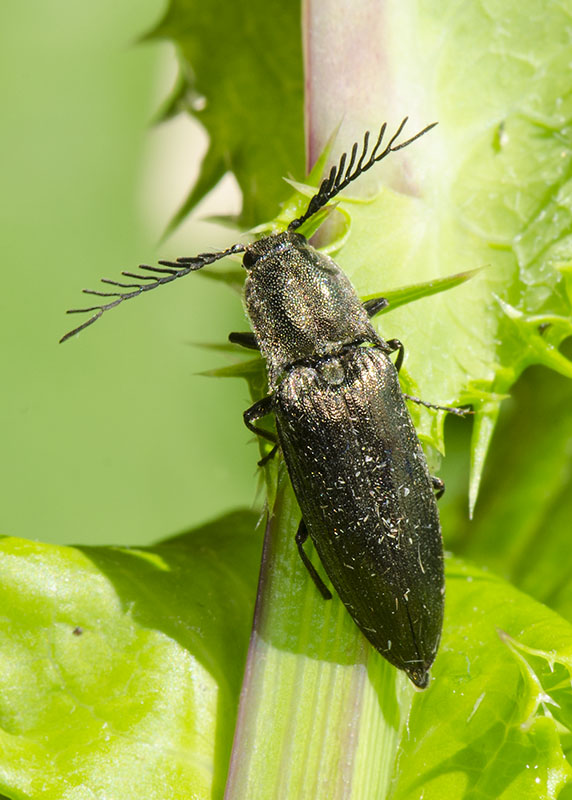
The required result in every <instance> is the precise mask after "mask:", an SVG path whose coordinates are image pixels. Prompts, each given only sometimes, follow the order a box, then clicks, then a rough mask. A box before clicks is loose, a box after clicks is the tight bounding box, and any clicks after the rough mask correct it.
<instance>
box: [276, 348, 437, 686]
mask: <svg viewBox="0 0 572 800" xmlns="http://www.w3.org/2000/svg"><path fill="white" fill-rule="evenodd" d="M275 401H276V402H275V410H276V415H277V420H278V432H279V436H280V443H281V446H282V450H283V452H284V457H285V459H286V463H287V466H288V470H289V473H290V476H291V479H292V483H293V486H294V490H295V493H296V497H297V499H298V502H299V505H300V508H301V511H302V517H303V519H304V522H305V523H306V526H307V529H308V532H309V534H310V536H311V538H312V541H313V542H314V545H315V547H316V550H317V551H318V554H319V556H320V559H321V561H322V564H323V565H324V568H325V570H326V573H327V574H328V577H329V578H330V580H331V582H332V584H333V586H334V588H335V590H336V591H337V592H338V594H339V595H340V597H341V599H342V601H343V603H344V605H345V606H346V607H347V609H348V611H349V612H350V614H351V615H352V617H353V619H354V620H355V622H356V624H357V625H358V626H359V628H360V629H361V630H362V631H363V633H364V634H365V636H366V637H367V638H368V639H369V641H370V642H371V643H372V644H373V645H374V647H375V648H376V649H377V650H379V652H380V653H381V654H382V655H383V656H384V657H385V658H387V659H388V661H390V662H391V663H393V664H395V666H397V667H399V668H400V669H403V670H405V671H406V672H407V674H408V675H409V677H410V678H411V680H412V681H413V682H414V683H415V684H417V685H418V686H425V685H426V683H427V680H428V674H427V673H428V670H429V667H430V666H431V664H432V663H433V660H434V658H435V655H436V653H437V648H438V644H439V638H440V634H441V626H442V620H443V601H444V576H443V556H442V542H441V530H440V526H439V518H438V513H437V506H436V502H435V499H434V495H433V488H432V482H431V477H430V475H429V471H428V469H427V465H426V462H425V457H424V455H423V451H422V449H421V446H420V444H419V441H418V439H417V435H416V433H415V429H414V427H413V423H412V422H411V419H410V416H409V413H408V411H407V408H406V406H405V402H404V400H403V396H402V394H401V389H400V387H399V381H398V378H397V373H396V371H395V368H394V366H393V363H392V362H391V361H390V359H389V358H388V357H387V355H386V354H385V353H383V352H382V351H381V350H380V349H378V348H377V347H359V346H349V347H346V348H344V349H343V350H342V352H341V353H339V354H338V355H336V356H331V357H322V358H317V359H315V361H313V362H310V361H306V362H305V363H304V364H298V365H294V366H293V367H292V368H291V369H290V370H289V371H288V374H287V375H286V376H285V378H284V380H283V381H281V383H280V385H279V386H278V387H277V391H276V397H275Z"/></svg>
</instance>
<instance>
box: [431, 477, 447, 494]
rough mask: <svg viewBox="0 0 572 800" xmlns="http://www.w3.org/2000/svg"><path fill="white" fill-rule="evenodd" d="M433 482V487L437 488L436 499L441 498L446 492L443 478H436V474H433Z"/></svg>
mask: <svg viewBox="0 0 572 800" xmlns="http://www.w3.org/2000/svg"><path fill="white" fill-rule="evenodd" d="M431 483H432V484H433V488H434V489H435V499H436V500H439V498H440V497H443V495H444V494H445V484H444V483H443V481H442V480H441V478H436V477H435V475H431Z"/></svg>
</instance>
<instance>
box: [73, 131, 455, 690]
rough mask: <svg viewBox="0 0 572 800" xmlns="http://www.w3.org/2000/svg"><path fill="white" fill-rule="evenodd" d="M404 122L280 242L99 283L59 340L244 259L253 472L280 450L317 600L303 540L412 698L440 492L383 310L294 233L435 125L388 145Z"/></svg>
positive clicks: (436, 613)
mask: <svg viewBox="0 0 572 800" xmlns="http://www.w3.org/2000/svg"><path fill="white" fill-rule="evenodd" d="M406 122H407V117H406V118H405V119H404V120H403V121H402V122H401V124H400V125H399V126H398V128H397V130H396V132H395V133H394V134H393V136H391V138H390V139H389V141H388V142H387V144H385V145H384V144H383V142H384V139H385V136H386V131H387V125H386V124H384V125H382V127H381V129H380V131H379V135H378V137H377V140H376V142H375V144H374V145H373V147H372V148H371V149H370V145H369V133H366V134H365V136H364V140H363V144H362V147H361V151H360V154H359V158H358V149H359V146H358V143H355V144H354V145H353V147H352V150H351V152H350V154H349V158H348V155H347V154H344V155H342V157H341V158H340V161H339V163H338V164H337V166H334V167H332V169H331V171H330V173H329V175H328V176H327V177H326V178H325V179H324V180H323V181H322V183H321V185H320V187H319V189H318V191H317V192H316V194H315V195H314V196H313V197H312V198H311V199H310V201H309V203H308V206H307V208H306V210H305V212H304V213H303V214H302V215H301V216H300V217H297V218H296V219H294V220H292V221H291V222H290V223H289V225H288V227H287V229H286V230H285V231H282V232H280V233H273V234H271V235H267V236H264V237H263V238H261V239H259V240H258V241H255V242H253V243H251V244H248V245H246V244H242V243H237V244H234V245H232V246H231V247H229V248H227V249H226V250H223V251H220V252H214V253H201V254H199V255H197V256H194V257H190V258H189V257H184V258H178V259H176V260H175V261H160V262H159V266H149V265H141V266H140V267H139V269H140V271H141V272H139V273H136V272H123V273H122V275H124V276H125V277H127V278H129V279H131V280H133V281H134V282H133V283H131V282H130V283H126V282H123V281H115V280H110V279H107V278H104V279H102V282H103V283H104V284H107V285H110V286H111V287H113V290H112V291H99V290H92V289H84V292H85V293H86V294H89V295H95V296H97V297H102V298H105V301H104V302H102V304H101V305H96V306H92V307H90V308H83V309H71V310H70V311H69V312H68V313H84V312H85V313H89V312H93V315H92V316H91V317H90V318H89V319H87V320H86V321H85V322H83V324H81V325H79V326H78V327H77V328H74V329H73V330H72V331H70V332H69V333H67V334H66V335H65V336H63V337H62V339H61V341H65V340H67V339H69V338H70V337H71V336H74V335H75V334H77V333H79V331H81V330H83V329H84V328H86V327H88V326H89V325H91V324H93V323H94V322H95V321H96V320H98V319H99V318H100V317H101V316H102V314H103V313H105V312H106V311H108V310H110V309H111V308H114V307H116V306H118V305H119V304H121V303H122V302H124V301H125V300H129V299H131V298H133V297H136V296H138V295H140V294H143V293H144V292H146V291H149V290H151V289H155V288H157V287H158V286H162V285H164V284H166V283H170V282H172V281H174V280H176V279H178V278H181V277H184V276H185V275H188V274H189V273H190V272H193V271H196V270H199V269H202V268H203V267H205V266H207V265H208V264H212V263H214V262H216V261H219V260H220V259H222V258H225V257H226V256H229V255H232V254H237V253H242V254H243V258H242V265H243V267H244V269H245V270H246V279H245V284H244V306H245V310H246V313H247V316H248V318H249V320H250V323H251V327H252V332H249V333H231V334H230V336H229V339H230V341H231V342H234V343H236V344H239V345H242V346H244V347H247V348H251V349H257V350H259V351H260V352H261V354H262V356H263V357H264V359H265V361H266V367H267V373H268V387H269V393H268V395H267V396H266V397H264V398H263V399H261V400H259V401H257V402H256V403H254V405H252V406H251V407H250V408H249V409H247V410H246V411H245V412H244V422H245V424H246V425H247V427H248V428H249V429H250V430H251V431H252V432H254V433H255V434H257V435H258V436H261V437H264V438H265V439H269V440H270V441H272V443H273V445H274V446H273V448H272V451H271V452H270V453H269V455H268V456H266V458H265V459H262V462H260V463H263V462H264V461H265V460H266V459H267V458H269V457H270V456H272V455H274V453H275V452H276V451H277V450H278V449H279V450H280V451H281V453H282V454H283V457H284V460H285V462H286V466H287V469H288V473H289V475H290V478H291V481H292V485H293V488H294V492H295V495H296V498H297V500H298V504H299V506H300V510H301V514H302V517H301V522H300V526H299V528H298V531H297V534H296V545H297V548H298V551H299V553H300V557H301V559H302V561H303V563H304V565H305V567H306V568H307V570H308V572H309V573H310V575H311V577H312V579H313V580H314V582H315V584H316V586H317V587H318V589H319V590H320V592H321V593H322V595H323V597H324V598H326V599H329V598H331V596H332V595H331V593H330V591H329V589H328V588H327V586H326V585H325V584H324V582H323V580H322V579H321V577H320V576H319V574H318V572H317V570H316V568H315V567H314V565H313V564H312V562H311V561H310V559H309V557H308V555H307V554H306V552H305V550H304V543H305V542H306V540H307V538H308V537H310V538H311V540H312V542H313V544H314V546H315V548H316V550H317V552H318V555H319V557H320V560H321V562H322V565H323V567H324V569H325V572H326V574H327V575H328V577H329V579H330V581H331V583H332V585H333V587H334V589H335V590H336V592H337V593H338V595H339V596H340V598H341V600H342V602H343V603H344V605H345V606H346V608H347V610H348V611H349V613H350V615H351V616H352V618H353V619H354V621H355V623H356V624H357V626H358V627H359V628H360V630H361V631H362V632H363V634H364V635H365V636H366V638H367V639H368V640H369V641H370V642H371V644H372V645H373V646H374V647H375V648H376V650H378V651H379V652H380V653H381V655H382V656H384V657H385V658H386V659H387V660H388V661H389V662H391V663H392V664H394V665H395V666H396V667H398V668H399V669H402V670H404V671H405V672H406V674H407V675H408V677H409V678H410V680H411V681H412V682H413V683H414V684H415V686H417V687H419V688H424V687H426V686H427V685H428V682H429V669H430V667H431V665H432V663H433V661H434V659H435V656H436V653H437V649H438V646H439V640H440V636H441V628H442V622H443V609H444V591H445V584H444V570H443V547H442V539H441V529H440V524H439V515H438V511H437V504H436V497H438V496H440V494H442V492H443V491H444V486H443V483H442V482H441V481H440V480H439V479H438V478H433V477H431V475H430V473H429V470H428V467H427V463H426V460H425V456H424V454H423V450H422V448H421V445H420V443H419V439H418V438H417V434H416V432H415V428H414V426H413V423H412V421H411V418H410V416H409V412H408V410H407V407H406V404H405V398H406V397H408V396H406V395H403V393H402V391H401V388H400V384H399V378H398V372H399V369H400V367H401V365H402V363H403V357H404V347H403V345H402V343H401V342H400V341H399V340H397V339H391V340H388V341H385V340H384V339H382V338H381V337H380V336H379V334H378V333H377V331H376V330H375V328H374V327H373V325H372V323H371V318H372V317H373V316H375V314H377V313H378V312H379V311H381V309H383V308H385V307H386V306H387V305H388V303H387V300H385V298H383V297H377V298H374V299H372V300H368V301H367V302H365V303H362V302H361V301H360V299H359V298H358V296H357V294H356V291H355V289H354V288H353V286H352V285H351V283H350V281H349V279H348V278H347V277H346V275H345V274H344V272H343V271H342V270H341V269H340V267H339V266H338V265H337V264H336V263H335V261H334V260H333V259H332V258H330V257H329V256H327V255H325V254H323V253H320V252H319V251H317V250H316V249H314V247H312V245H311V244H310V243H309V242H308V240H307V239H306V238H305V237H304V236H303V235H302V234H301V233H300V232H299V230H298V229H299V228H300V227H301V226H302V225H303V224H304V223H305V222H306V221H308V220H310V218H312V217H313V216H314V215H315V214H316V213H317V212H318V211H319V210H320V209H322V208H324V207H325V206H326V205H327V204H328V203H329V202H330V201H331V200H332V199H333V198H334V197H335V196H336V195H338V194H339V193H340V192H341V191H342V190H343V189H345V188H346V187H347V186H348V185H349V184H350V183H351V182H352V181H354V180H355V179H356V178H358V177H359V176H360V175H361V174H363V173H364V172H365V171H366V170H368V169H370V168H371V167H372V166H374V164H376V163H378V162H379V161H381V160H383V159H384V158H386V157H387V156H388V155H389V154H390V153H394V152H396V151H398V150H401V149H403V148H405V147H407V146H409V145H410V144H412V143H413V142H414V141H416V140H417V139H419V138H420V137H421V136H423V135H425V134H426V133H427V132H428V131H429V130H431V128H433V127H434V125H435V124H436V123H433V124H432V125H428V126H427V127H425V128H423V130H421V131H419V132H418V133H416V134H415V135H414V136H411V137H410V138H408V139H406V140H405V141H402V142H400V143H399V142H398V140H399V137H400V135H401V133H402V131H403V129H404V127H405V125H406ZM393 353H397V357H396V360H395V364H394V362H393V361H392V359H391V358H390V356H391V354H393ZM408 399H414V400H415V399H416V398H408ZM418 402H423V401H418ZM423 404H424V405H429V406H432V404H428V403H423ZM432 407H435V408H442V407H441V406H432ZM447 410H452V411H459V410H458V409H457V410H455V409H447ZM268 414H274V416H275V419H276V430H277V438H276V436H275V435H274V434H273V433H271V432H269V431H267V430H264V429H263V428H261V427H259V426H258V425H257V424H256V423H257V421H258V420H259V419H261V418H262V417H264V416H266V415H268Z"/></svg>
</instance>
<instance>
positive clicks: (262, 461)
mask: <svg viewBox="0 0 572 800" xmlns="http://www.w3.org/2000/svg"><path fill="white" fill-rule="evenodd" d="M277 452H278V445H277V444H275V445H274V447H273V448H272V450H271V451H270V452H269V453H266V455H265V456H264V458H261V459H260V461H259V462H258V466H259V467H264V466H266V464H268V462H269V461H271V460H272V459H273V458H274V456H275V455H276V453H277Z"/></svg>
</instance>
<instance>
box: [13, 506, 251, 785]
mask: <svg viewBox="0 0 572 800" xmlns="http://www.w3.org/2000/svg"><path fill="white" fill-rule="evenodd" d="M256 520H257V516H256V515H255V514H253V513H251V512H247V511H243V512H237V513H235V514H231V515H229V516H227V517H225V518H222V519H221V520H218V521H216V522H214V523H211V524H208V525H205V526H204V527H202V528H199V529H197V530H195V531H193V532H191V533H188V534H183V535H182V536H177V537H175V538H174V539H170V540H168V541H166V542H163V543H161V544H159V545H156V546H155V547H147V548H141V549H125V548H111V547H101V548H96V547H81V548H73V547H56V546H52V545H45V544H38V543H36V542H30V541H27V540H21V539H13V538H4V539H1V540H0V593H1V596H2V597H1V605H2V609H3V616H2V623H1V626H0V663H1V665H2V669H1V670H0V684H1V689H0V697H1V698H2V699H1V703H0V719H1V729H0V749H1V750H2V759H1V766H0V791H2V792H4V793H6V794H8V795H9V796H10V797H13V798H35V797H38V798H39V797H42V798H46V800H49V799H50V798H54V800H60V798H62V797H70V798H72V797H74V798H75V797H77V798H79V797H84V796H88V795H89V796H90V797H104V796H105V797H117V798H129V797H135V796H136V797H144V798H149V800H152V799H153V798H157V800H159V798H161V800H163V798H165V797H169V798H185V799H186V798H188V797H189V791H191V793H192V795H193V796H194V797H205V798H206V797H210V796H211V793H213V792H214V793H215V794H218V795H220V793H221V792H222V787H224V782H225V777H226V771H227V767H228V758H229V754H230V747H231V743H232V731H233V722H234V718H235V715H236V708H237V702H238V694H239V691H240V683H241V679H242V670H243V666H244V658H245V655H246V647H247V643H248V637H249V632H250V618H251V613H252V612H251V609H252V606H253V603H254V596H255V590H256V580H257V573H258V564H259V559H260V535H259V533H256V532H255V526H256Z"/></svg>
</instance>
